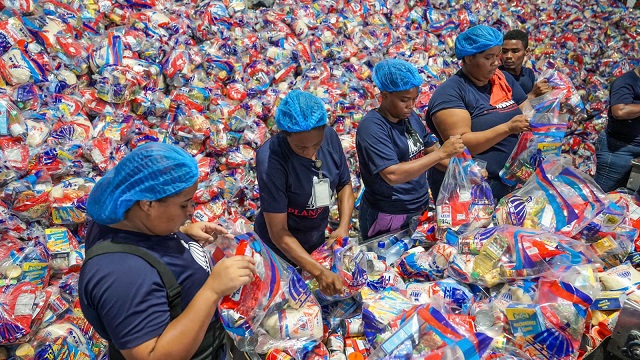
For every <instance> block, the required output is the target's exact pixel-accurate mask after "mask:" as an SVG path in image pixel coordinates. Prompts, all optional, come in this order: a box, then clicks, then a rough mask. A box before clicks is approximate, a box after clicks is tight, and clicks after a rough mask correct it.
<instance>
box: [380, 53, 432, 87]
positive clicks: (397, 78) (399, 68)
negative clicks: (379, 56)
mask: <svg viewBox="0 0 640 360" xmlns="http://www.w3.org/2000/svg"><path fill="white" fill-rule="evenodd" d="M372 77H373V82H375V83H376V86H377V87H378V89H380V91H386V92H396V91H405V90H409V89H413V88H415V87H419V86H420V85H422V82H423V81H424V79H423V78H422V76H420V74H419V73H418V69H416V67H415V66H413V65H411V64H410V63H409V62H407V61H404V60H400V59H387V60H382V61H380V62H379V63H377V64H376V66H375V67H374V68H373V76H372Z"/></svg>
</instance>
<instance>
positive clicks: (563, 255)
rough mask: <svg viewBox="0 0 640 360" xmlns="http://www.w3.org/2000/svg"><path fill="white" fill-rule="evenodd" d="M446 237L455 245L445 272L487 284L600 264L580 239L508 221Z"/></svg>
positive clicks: (454, 276)
mask: <svg viewBox="0 0 640 360" xmlns="http://www.w3.org/2000/svg"><path fill="white" fill-rule="evenodd" d="M447 240H448V241H449V242H450V243H451V244H453V245H454V246H457V247H458V253H457V255H455V256H454V257H453V259H452V261H451V265H450V266H449V268H448V269H447V273H448V275H449V276H451V277H452V278H454V279H457V280H459V281H461V282H465V283H476V284H479V285H483V286H487V287H492V286H495V285H497V284H499V283H501V282H508V281H516V280H521V279H534V278H537V277H540V276H543V275H547V274H550V273H552V272H554V271H557V270H559V269H562V268H564V267H569V266H576V265H582V264H596V265H600V266H601V264H602V262H601V261H600V259H599V258H598V256H597V255H596V254H595V253H594V252H593V251H592V250H591V247H590V246H589V245H587V244H585V243H584V242H581V241H578V240H573V239H571V238H567V237H565V236H562V235H558V234H554V233H549V232H544V231H536V230H531V229H526V228H521V227H516V226H510V225H502V226H496V227H493V228H490V229H484V230H480V231H475V232H472V233H471V234H463V235H461V236H459V238H458V239H457V240H456V239H451V236H450V237H448V239H447ZM456 241H457V243H456Z"/></svg>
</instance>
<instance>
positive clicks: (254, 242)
mask: <svg viewBox="0 0 640 360" xmlns="http://www.w3.org/2000/svg"><path fill="white" fill-rule="evenodd" d="M207 250H208V251H210V252H211V257H212V259H213V261H214V263H215V262H217V261H220V260H221V259H222V258H224V257H229V256H234V255H245V256H250V257H252V258H253V259H255V260H256V265H255V266H256V270H257V273H256V275H255V277H254V279H253V281H252V282H251V283H249V284H248V285H245V286H243V287H241V288H240V289H238V290H237V291H236V292H235V293H233V294H231V295H229V296H225V297H224V298H222V300H221V301H220V304H219V305H218V310H219V313H220V318H221V320H222V323H223V325H224V327H225V329H226V330H227V333H229V335H231V337H232V338H233V340H234V342H235V343H236V345H237V346H238V348H239V349H240V350H242V351H251V352H257V353H260V354H265V353H267V352H268V351H269V350H270V349H273V348H279V349H286V350H288V352H289V353H291V354H300V353H301V352H303V351H304V349H310V348H312V347H313V346H310V345H315V343H317V342H318V341H319V340H320V339H321V338H322V318H321V308H320V305H319V304H318V303H317V301H316V300H315V298H314V297H313V295H312V294H311V291H309V289H308V287H307V285H306V284H305V282H304V280H303V279H302V277H301V276H300V275H299V274H298V273H297V272H296V271H295V269H294V268H293V267H291V266H290V265H288V264H287V263H285V262H284V261H283V260H282V259H279V258H278V257H277V256H276V255H275V254H274V253H273V252H272V251H271V250H270V249H269V248H268V247H267V246H266V245H265V244H264V243H263V242H262V241H261V240H260V239H259V238H258V237H257V236H256V235H255V234H253V233H245V234H242V235H237V236H236V237H235V238H233V239H231V238H229V237H220V238H219V239H218V240H217V241H216V242H215V243H213V244H212V245H209V246H208V247H207Z"/></svg>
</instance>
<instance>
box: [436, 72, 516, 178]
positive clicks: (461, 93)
mask: <svg viewBox="0 0 640 360" xmlns="http://www.w3.org/2000/svg"><path fill="white" fill-rule="evenodd" d="M504 76H505V78H506V80H507V82H508V83H509V86H511V90H512V92H513V93H512V99H511V100H509V101H506V102H504V103H502V104H498V105H496V106H492V105H491V104H490V102H489V100H490V98H491V84H486V85H484V86H478V85H476V84H474V83H473V82H472V81H471V80H470V79H469V78H468V77H467V76H466V75H465V74H464V73H463V72H462V70H460V71H458V72H457V73H456V74H455V75H453V76H452V77H451V78H449V79H448V80H447V81H445V82H444V83H442V84H441V85H440V86H439V87H438V88H437V89H436V91H434V93H433V96H432V97H431V100H430V101H429V107H428V110H427V116H426V122H427V126H428V127H429V128H430V129H431V130H432V131H433V132H434V134H435V135H436V136H437V137H438V139H439V140H440V141H441V142H442V137H441V136H440V134H439V133H438V131H437V130H436V128H435V126H434V124H433V119H432V117H433V116H434V115H435V114H437V113H438V112H439V111H441V110H446V109H463V110H467V111H468V112H469V114H470V115H471V131H485V130H488V129H491V128H494V127H496V126H498V125H501V124H504V123H506V122H508V121H509V120H511V119H512V118H513V117H514V116H516V115H520V114H522V111H521V110H520V108H519V107H518V106H519V105H520V104H522V103H523V102H525V101H526V100H527V95H526V94H525V93H524V91H522V88H521V87H520V86H519V85H518V83H517V82H516V81H515V79H514V78H513V77H512V76H511V75H510V74H509V73H506V72H505V73H504ZM517 142H518V135H516V134H512V135H509V136H507V137H506V138H504V139H502V140H501V141H500V142H498V143H497V144H495V145H494V146H492V147H490V148H489V149H487V150H486V151H484V152H482V153H480V154H477V155H474V158H478V159H481V160H484V161H486V162H487V172H488V173H489V177H491V178H495V179H498V178H499V173H500V170H502V168H503V167H504V164H505V163H506V162H507V159H508V158H509V155H511V151H513V148H514V147H515V146H516V144H517Z"/></svg>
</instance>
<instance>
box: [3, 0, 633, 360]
mask: <svg viewBox="0 0 640 360" xmlns="http://www.w3.org/2000/svg"><path fill="white" fill-rule="evenodd" d="M252 5H253V2H252V1H248V0H225V1H222V0H220V1H218V0H205V1H181V0H100V1H97V0H25V1H12V0H0V225H1V226H0V358H6V357H8V358H20V359H32V358H36V359H43V358H47V359H49V358H55V359H96V358H101V357H104V354H105V349H106V344H105V342H104V340H102V339H100V338H99V337H98V336H97V334H96V333H95V331H94V330H93V329H92V328H91V326H90V325H89V324H88V323H87V322H86V320H85V319H84V317H83V316H82V313H81V311H80V307H79V304H78V292H77V280H78V271H79V269H80V267H81V266H82V261H83V256H84V255H83V253H84V251H83V246H84V245H83V239H84V235H85V231H86V223H87V221H88V220H89V219H88V218H87V215H86V199H87V196H88V194H89V193H90V191H91V189H92V187H93V185H94V184H95V183H96V181H97V180H98V179H99V178H100V176H102V175H103V174H104V173H105V172H106V171H108V170H109V169H111V168H113V167H114V166H115V164H117V162H118V161H119V160H120V159H122V157H123V156H125V155H126V154H127V153H128V152H129V151H131V149H134V148H135V147H137V146H139V145H141V144H143V143H145V142H150V141H163V142H170V143H174V144H177V145H179V146H182V147H183V148H185V149H186V150H187V151H189V152H190V153H191V154H192V155H193V156H194V157H196V158H197V160H198V164H199V169H200V179H199V180H200V184H199V187H198V191H197V193H196V196H195V198H194V200H195V201H196V203H197V206H196V212H195V214H194V220H195V221H216V220H221V221H224V222H225V223H226V224H227V225H228V227H229V228H230V229H235V230H234V233H235V234H236V235H238V236H237V237H236V239H235V240H234V241H233V242H224V241H221V242H219V243H217V244H216V245H215V246H214V247H213V248H211V249H210V250H211V254H212V255H211V257H212V260H213V261H214V262H215V261H216V260H219V259H220V258H221V257H224V256H229V255H232V254H235V253H244V254H248V255H250V256H253V257H254V258H256V259H257V260H259V261H258V262H259V264H261V266H260V267H259V269H260V271H259V273H258V274H257V276H256V279H255V280H254V282H253V283H252V284H251V285H248V286H247V287H246V288H243V289H241V290H240V291H239V292H238V293H237V294H235V296H233V297H229V298H226V299H224V300H223V301H222V302H221V304H220V307H219V310H220V311H219V312H220V314H221V317H222V320H223V322H224V324H225V326H226V328H227V330H228V332H229V334H230V335H231V336H232V337H233V338H234V340H235V341H236V343H237V345H238V346H239V347H240V348H241V349H246V350H248V349H251V350H253V351H257V352H259V353H261V354H266V353H268V352H270V351H271V352H272V354H273V356H295V357H296V358H299V359H314V358H318V359H319V358H322V359H327V358H329V357H331V358H333V359H339V358H341V356H343V357H347V356H350V357H354V356H355V357H358V356H359V355H360V356H363V357H371V358H385V357H386V358H394V357H396V358H397V357H410V356H415V357H417V358H421V357H422V358H426V357H428V356H440V357H442V358H447V359H454V358H456V357H461V356H462V357H470V358H471V357H474V358H475V357H478V358H487V357H490V356H494V355H495V356H497V355H496V354H500V353H503V354H507V355H508V356H514V357H515V358H526V357H525V355H523V354H528V355H527V356H533V357H545V356H546V357H547V358H556V357H557V358H562V357H568V358H571V357H575V356H577V355H578V354H581V353H582V352H584V351H588V349H589V348H592V347H594V346H596V345H597V344H598V342H599V341H600V340H601V339H602V338H603V337H605V336H606V334H607V331H610V330H611V328H613V324H614V323H615V314H616V312H617V310H618V309H616V308H607V309H602V308H594V304H602V303H603V301H601V300H602V299H603V298H605V299H607V297H606V296H614V295H619V294H622V293H625V291H626V290H627V289H631V288H633V287H634V284H635V283H636V282H637V281H636V279H637V278H636V277H637V274H636V273H635V272H634V271H635V270H633V269H632V267H633V265H634V263H633V262H632V263H631V264H628V263H625V262H624V261H625V259H626V258H627V255H628V254H629V253H632V252H633V251H634V250H635V248H634V245H633V241H634V240H635V228H636V227H637V226H636V225H637V224H636V223H635V221H636V218H635V216H634V215H633V214H634V210H635V207H636V203H635V201H634V199H633V198H631V197H630V196H628V195H625V194H622V193H615V194H607V195H605V194H602V192H601V191H599V190H598V189H597V186H595V185H594V184H593V182H592V181H590V180H589V177H588V176H586V175H585V174H588V175H593V174H594V171H595V163H594V156H593V154H594V148H593V141H594V139H595V137H597V134H598V133H599V131H601V130H602V129H603V127H604V125H605V123H606V112H605V110H606V103H607V89H606V87H607V83H608V82H609V81H610V79H611V78H613V77H615V76H620V75H621V74H622V73H624V72H626V71H628V70H630V69H631V68H633V67H634V66H635V65H637V63H638V59H634V58H629V57H628V56H630V55H629V54H638V53H639V49H638V42H637V39H638V36H639V35H638V34H639V32H638V20H639V19H640V16H639V15H638V11H637V10H634V9H631V8H629V9H628V8H627V6H630V7H633V6H634V5H633V4H630V3H622V2H619V1H563V2H559V1H557V0H531V1H528V2H515V3H514V2H508V1H502V0H500V1H491V2H480V1H477V2H465V1H457V0H448V1H447V0H440V1H421V0H411V1H407V0H364V1H343V0H317V1H311V0H307V1H291V0H283V1H277V2H276V3H275V4H274V5H273V7H272V8H261V9H253V8H251V6H252ZM480 23H482V24H487V25H491V26H494V27H496V28H498V29H500V30H503V31H506V30H509V29H513V28H524V29H527V30H529V31H530V34H531V38H532V39H531V40H532V43H533V44H535V45H534V47H533V48H532V54H531V58H530V59H529V60H528V62H527V64H526V65H528V66H532V67H533V68H534V69H535V70H536V71H537V72H538V76H539V77H540V78H546V79H548V81H549V83H550V84H551V85H554V86H555V88H556V90H555V91H554V93H552V94H550V95H549V96H547V97H543V98H541V99H536V101H534V104H533V106H534V108H533V109H532V114H533V115H534V116H535V119H536V124H538V125H537V126H536V127H534V129H533V130H534V131H532V133H530V134H524V135H523V136H522V137H521V139H520V143H519V146H518V148H517V149H516V151H515V152H514V154H512V157H511V159H510V161H509V163H508V164H507V166H505V169H504V171H503V178H504V181H506V182H510V183H513V184H515V183H521V184H524V186H523V187H522V188H521V189H520V190H518V191H516V192H514V193H513V194H511V195H509V196H508V197H506V198H504V199H501V200H500V202H499V203H498V204H494V202H493V198H492V196H491V195H490V194H489V193H488V192H487V191H488V189H487V186H486V184H485V183H484V182H483V179H482V178H481V177H480V176H479V174H478V171H477V169H476V165H475V164H474V162H473V160H472V159H471V158H470V157H469V156H464V155H463V156H460V157H458V158H455V159H453V160H452V166H450V169H451V170H450V172H451V173H450V174H449V175H448V177H449V178H451V179H450V180H448V182H449V184H450V186H449V185H447V186H443V191H445V192H446V194H445V195H441V196H439V199H438V201H439V203H438V204H436V205H437V207H436V208H437V209H438V210H437V211H436V212H433V213H425V214H424V215H423V216H422V217H420V218H419V219H416V221H415V224H414V228H413V231H412V233H407V234H395V235H394V236H388V237H386V238H385V239H383V241H381V242H379V241H377V240H376V242H375V243H370V244H367V245H366V246H363V244H358V243H357V241H356V240H355V239H340V240H339V241H337V242H335V243H333V244H327V245H326V246H325V247H322V248H321V249H319V250H318V251H317V252H316V253H314V256H315V257H316V259H317V260H318V261H320V262H321V263H322V264H324V265H325V266H327V267H329V268H331V269H332V270H333V271H335V272H337V273H338V274H340V275H341V276H342V278H343V280H344V289H345V290H344V293H343V294H340V295H339V296H334V297H329V296H326V295H325V294H322V293H320V292H319V291H318V290H317V284H315V283H314V282H313V280H312V279H310V278H309V276H308V274H301V275H300V274H298V273H297V272H295V271H294V270H293V269H292V268H291V267H289V266H288V265H286V264H285V263H283V262H282V261H281V260H280V259H277V258H276V257H275V256H274V255H273V254H272V253H271V252H270V251H269V250H268V249H266V247H265V246H264V244H262V243H261V242H260V240H259V239H256V238H255V236H254V235H252V234H250V232H248V231H247V229H244V230H242V231H240V230H238V229H240V228H241V226H238V224H250V219H252V218H253V216H254V215H255V213H256V211H258V209H259V204H258V198H259V190H258V189H257V186H256V177H255V171H254V167H253V162H254V154H255V149H256V148H257V147H258V146H260V145H261V144H262V143H264V141H265V140H266V139H267V138H268V137H269V136H270V135H271V134H273V133H274V132H275V131H277V129H276V128H274V124H273V114H274V111H275V108H276V107H277V105H278V103H279V101H280V99H282V98H283V96H284V95H285V94H286V93H287V92H288V91H289V90H290V89H293V88H301V89H304V90H307V91H310V92H312V93H314V94H315V95H317V96H319V97H320V98H321V99H323V101H325V103H326V105H327V111H328V112H329V118H330V119H331V124H332V126H333V127H334V128H335V129H336V131H337V132H338V134H339V135H340V138H341V140H342V144H343V147H344V150H345V152H346V153H347V158H348V161H349V166H350V169H351V170H352V179H353V185H354V189H355V190H356V191H359V190H360V189H361V183H360V177H359V174H358V166H357V158H356V155H355V145H354V144H355V141H354V139H355V129H356V128H357V124H358V121H359V120H360V119H361V118H362V116H363V115H364V114H365V113H366V112H367V111H368V110H370V109H372V108H374V107H376V106H377V104H378V102H377V101H378V100H377V94H376V89H375V86H374V85H373V83H372V81H371V70H372V68H373V65H374V64H375V63H376V62H377V61H379V60H381V59H383V58H386V57H399V58H404V59H406V60H408V61H410V62H411V63H413V64H414V65H416V67H418V68H419V71H420V73H421V74H422V75H423V77H424V79H425V82H424V84H423V85H422V86H421V89H420V90H421V91H420V96H419V98H418V101H417V104H416V108H417V109H416V110H417V111H418V112H419V113H424V110H425V109H426V106H427V103H428V101H429V98H430V95H431V93H432V92H433V90H434V89H435V88H436V87H437V85H438V84H440V83H441V82H442V81H444V80H445V79H447V78H448V77H449V76H451V75H452V74H453V73H454V72H455V71H456V70H457V68H458V66H457V62H456V61H455V60H454V58H453V57H452V54H453V42H454V39H455V36H456V35H457V34H458V33H459V32H461V31H464V30H465V29H467V28H468V27H469V26H472V25H475V24H480ZM574 85H575V87H574ZM559 144H562V152H561V153H562V155H561V156H563V157H564V160H561V159H559V158H557V157H554V156H555V155H558V149H559V147H558V145H559ZM467 170H468V171H467ZM456 177H460V179H461V181H457V179H456ZM454 180H455V181H454ZM446 211H449V218H447V217H446V216H445V215H446ZM333 214H334V216H335V214H337V207H336V206H335V205H334V207H333ZM490 225H499V226H497V227H491V228H489V226H490ZM516 226H517V227H516ZM379 245H380V246H379ZM631 256H632V257H631V259H634V257H633V254H632V255H631ZM476 260H477V261H476ZM627 270H628V271H627ZM620 279H622V280H620ZM567 284H572V285H573V286H574V287H571V286H569V285H567ZM606 291H614V292H613V295H611V294H610V293H608V292H606ZM621 292H622V293H621ZM248 293H258V294H261V295H264V296H259V297H256V296H248V295H247V294H248ZM603 294H604V295H603ZM611 298H613V297H611ZM627 298H628V299H632V298H633V296H632V293H631V292H630V291H629V294H627ZM605 302H606V301H605ZM612 303H613V301H612ZM618 303H619V305H621V304H622V303H621V302H620V301H618ZM488 314H493V315H488ZM554 314H555V315H554ZM492 316H493V317H492ZM525 318H526V319H525ZM516 320H522V321H523V322H525V323H526V326H525V325H523V324H522V323H518V322H516V323H512V322H513V321H516ZM501 334H504V335H501ZM585 338H588V339H589V341H584V339H585ZM581 339H582V340H583V343H580V340H581ZM556 340H562V342H561V344H562V346H558V347H557V348H550V347H549V346H550V345H548V344H552V343H558V341H556ZM283 352H285V353H283ZM274 353H275V354H274ZM286 354H288V355H286ZM340 354H342V355H340ZM358 354H359V355H358ZM541 354H543V355H541ZM550 354H553V355H550ZM507 355H505V356H507ZM495 356H494V357H495ZM553 356H555V357H553Z"/></svg>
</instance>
